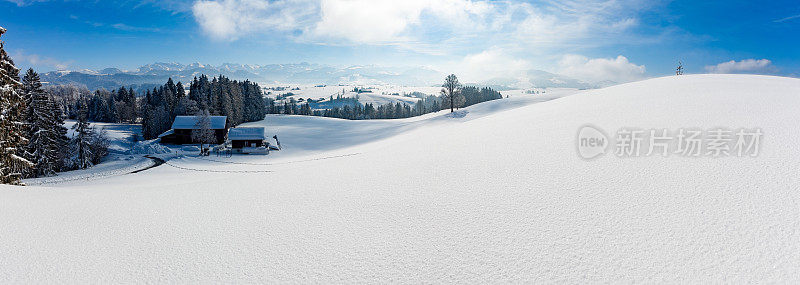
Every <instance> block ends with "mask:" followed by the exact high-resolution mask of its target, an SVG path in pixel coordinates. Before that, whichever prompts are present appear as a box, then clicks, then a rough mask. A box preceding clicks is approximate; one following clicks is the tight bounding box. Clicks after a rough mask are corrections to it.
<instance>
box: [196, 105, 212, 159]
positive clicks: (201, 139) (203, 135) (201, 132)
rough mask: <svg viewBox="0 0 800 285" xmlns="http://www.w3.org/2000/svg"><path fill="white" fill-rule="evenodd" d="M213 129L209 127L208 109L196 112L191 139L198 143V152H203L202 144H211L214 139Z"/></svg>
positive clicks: (209, 116)
mask: <svg viewBox="0 0 800 285" xmlns="http://www.w3.org/2000/svg"><path fill="white" fill-rule="evenodd" d="M216 139H217V138H216V137H215V136H214V130H212V129H211V114H209V113H208V110H202V111H200V112H198V113H197V123H195V128H194V129H192V141H195V142H198V143H200V153H201V154H202V153H203V144H212V143H214V142H215V141H216Z"/></svg>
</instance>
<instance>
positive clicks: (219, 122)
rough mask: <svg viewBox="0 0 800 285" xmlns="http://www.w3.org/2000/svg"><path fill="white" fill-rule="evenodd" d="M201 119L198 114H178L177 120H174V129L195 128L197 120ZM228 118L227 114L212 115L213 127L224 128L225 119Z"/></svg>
mask: <svg viewBox="0 0 800 285" xmlns="http://www.w3.org/2000/svg"><path fill="white" fill-rule="evenodd" d="M199 119H200V117H198V116H177V117H175V121H174V122H172V129H176V130H177V129H181V130H187V129H188V130H193V129H195V128H197V127H196V126H197V121H198V120H199ZM227 119H228V117H226V116H211V129H224V128H225V121H226V120H227Z"/></svg>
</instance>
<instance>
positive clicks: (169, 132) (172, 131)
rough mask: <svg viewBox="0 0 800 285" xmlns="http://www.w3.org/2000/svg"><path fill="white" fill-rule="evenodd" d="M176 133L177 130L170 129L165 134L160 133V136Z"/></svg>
mask: <svg viewBox="0 0 800 285" xmlns="http://www.w3.org/2000/svg"><path fill="white" fill-rule="evenodd" d="M174 133H175V130H168V131H166V132H164V133H163V134H160V135H158V137H159V138H163V137H165V136H168V135H171V134H174Z"/></svg>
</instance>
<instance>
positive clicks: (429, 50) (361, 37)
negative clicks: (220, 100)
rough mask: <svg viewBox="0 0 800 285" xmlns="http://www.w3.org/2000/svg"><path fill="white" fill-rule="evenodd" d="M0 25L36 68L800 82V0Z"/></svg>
mask: <svg viewBox="0 0 800 285" xmlns="http://www.w3.org/2000/svg"><path fill="white" fill-rule="evenodd" d="M0 26H3V27H5V28H7V29H8V30H9V31H8V33H7V34H6V35H4V36H3V40H4V41H5V42H6V50H7V51H8V52H9V53H10V54H11V56H12V57H13V58H14V59H15V61H16V62H17V64H18V65H19V66H20V67H23V68H24V67H29V66H32V67H34V68H36V69H38V70H40V71H49V70H55V69H69V70H77V69H83V68H90V69H99V68H105V67H119V68H122V69H134V68H136V67H138V66H140V65H144V64H147V63H152V62H161V61H163V62H181V63H191V62H201V63H210V64H220V63H224V62H232V63H246V64H269V63H298V62H311V63H321V64H332V65H342V66H344V65H355V64H377V65H393V66H398V65H403V66H406V65H408V66H417V65H422V66H430V67H433V68H435V69H438V70H441V71H443V72H455V73H457V74H463V75H464V76H466V77H468V79H480V78H486V77H503V76H505V77H515V76H519V75H520V74H522V72H524V71H525V70H528V69H541V70H547V71H550V72H555V73H561V74H564V75H568V76H572V77H575V78H578V79H583V80H587V81H601V80H613V81H618V82H621V81H631V80H636V79H640V78H645V77H652V76H660V75H666V74H670V73H672V72H674V68H675V65H676V62H677V61H678V60H682V61H683V62H684V65H685V66H686V68H687V72H689V73H706V72H718V73H763V74H777V75H785V76H795V77H796V76H800V52H798V51H800V2H797V1H796V0H794V1H737V0H729V1H640V0H570V1H480V0H406V1H381V0H283V1H264V0H199V1H194V0H190V1H175V0H173V1H169V0H168V1H153V0H150V1H135V0H128V1H80V0H72V1H48V0H10V1H9V0H0Z"/></svg>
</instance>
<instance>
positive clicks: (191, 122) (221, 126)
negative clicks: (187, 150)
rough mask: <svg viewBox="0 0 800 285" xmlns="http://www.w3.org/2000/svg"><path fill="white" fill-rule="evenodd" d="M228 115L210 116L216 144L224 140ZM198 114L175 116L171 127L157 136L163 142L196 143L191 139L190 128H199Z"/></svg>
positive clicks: (226, 132)
mask: <svg viewBox="0 0 800 285" xmlns="http://www.w3.org/2000/svg"><path fill="white" fill-rule="evenodd" d="M227 119H228V117H226V116H211V130H213V131H214V137H215V138H216V142H215V143H216V144H221V143H223V142H225V136H226V135H227V134H228V129H227V128H225V124H226V122H227ZM199 120H200V117H199V116H177V117H175V121H173V122H172V129H171V130H169V131H167V132H165V133H163V134H161V135H160V136H158V137H159V138H161V143H164V144H192V143H198V142H196V141H194V140H192V130H196V129H199V125H198V123H197V122H198V121H199Z"/></svg>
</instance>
